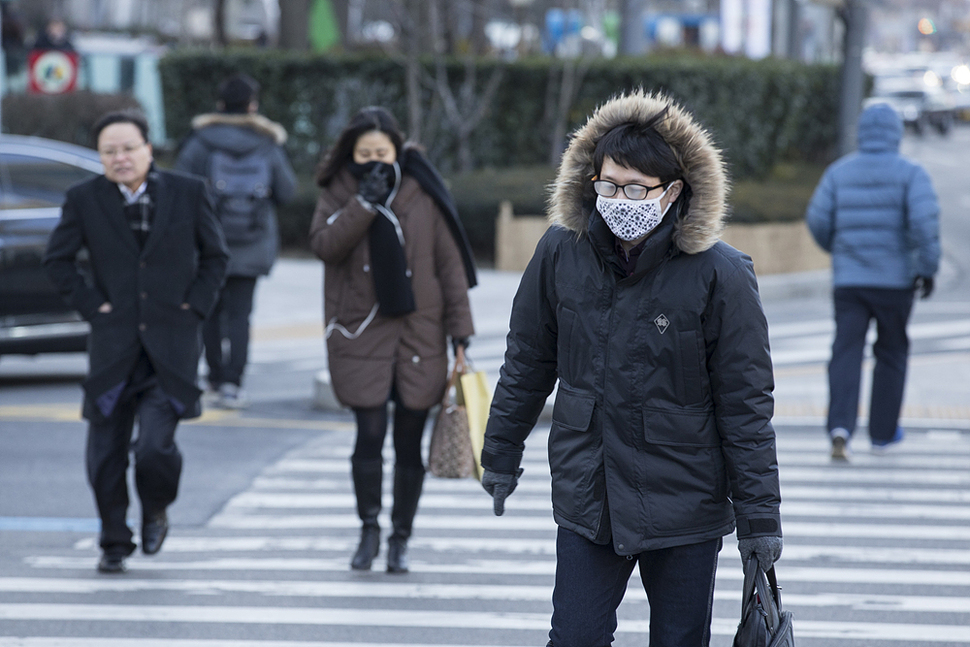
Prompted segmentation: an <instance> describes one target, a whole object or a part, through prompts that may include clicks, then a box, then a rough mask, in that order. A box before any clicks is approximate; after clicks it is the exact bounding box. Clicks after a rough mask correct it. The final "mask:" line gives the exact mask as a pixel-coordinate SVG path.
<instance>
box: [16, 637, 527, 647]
mask: <svg viewBox="0 0 970 647" xmlns="http://www.w3.org/2000/svg"><path fill="white" fill-rule="evenodd" d="M0 647H391V646H390V645H388V643H356V642H355V643H346V642H336V643H335V642H320V641H313V642H307V641H305V640H285V641H280V640H181V639H171V638H164V639H158V638H46V637H39V638H5V637H3V636H0ZM393 647H428V645H427V644H426V643H394V644H393ZM434 647H468V646H467V644H466V645H444V644H440V645H439V644H437V643H436V644H435V646H434ZM476 647H515V646H514V645H476ZM523 647H524V646H523Z"/></svg>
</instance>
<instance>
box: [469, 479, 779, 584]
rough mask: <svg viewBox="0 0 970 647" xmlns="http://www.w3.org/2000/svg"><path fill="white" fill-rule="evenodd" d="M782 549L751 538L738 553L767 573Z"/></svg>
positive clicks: (741, 541) (776, 542)
mask: <svg viewBox="0 0 970 647" xmlns="http://www.w3.org/2000/svg"><path fill="white" fill-rule="evenodd" d="M483 482H484V479H483ZM781 547H782V540H781V537H749V538H747V539H739V540H738V552H740V553H741V563H742V564H744V563H747V561H748V560H749V559H751V557H752V556H753V557H756V558H758V564H759V565H760V566H761V570H763V571H766V572H767V571H768V570H770V569H771V565H772V564H774V563H775V562H777V561H778V558H779V557H781Z"/></svg>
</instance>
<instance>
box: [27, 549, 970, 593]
mask: <svg viewBox="0 0 970 647" xmlns="http://www.w3.org/2000/svg"><path fill="white" fill-rule="evenodd" d="M27 562H28V563H29V564H30V565H31V566H34V567H35V568H47V569H88V568H90V567H91V560H90V558H82V557H57V556H35V557H30V558H27ZM129 564H130V566H131V568H132V570H134V569H138V570H145V571H163V572H179V571H186V572H197V571H240V572H246V571H253V572H261V571H280V572H298V571H306V572H338V573H346V572H347V559H346V557H340V558H334V559H323V558H281V557H273V558H251V557H250V558H247V557H236V558H216V559H203V560H195V561H155V560H151V559H143V558H133V559H131V560H130V562H129ZM411 564H412V567H413V569H414V570H416V571H420V572H422V573H428V574H432V573H434V574H465V575H473V574H491V575H520V576H524V575H540V576H551V575H554V574H555V570H556V562H555V560H554V559H545V560H536V559H530V560H503V559H477V558H474V559H465V560H460V561H457V562H455V563H446V562H443V561H441V560H436V561H434V562H429V561H425V560H422V559H418V558H417V557H416V556H415V557H413V558H412V559H411ZM779 570H781V566H780V565H779ZM717 576H718V578H719V579H725V580H736V581H741V580H743V579H744V574H743V572H742V570H741V562H740V559H738V560H735V559H733V558H731V559H725V560H724V563H723V564H722V566H721V567H719V568H718V572H717ZM779 577H781V576H779ZM783 578H784V580H785V581H788V582H837V583H843V584H919V585H922V584H925V585H938V586H970V572H965V571H940V570H918V569H893V568H888V569H878V568H845V567H838V568H815V567H800V566H792V565H786V566H785V567H784V575H783Z"/></svg>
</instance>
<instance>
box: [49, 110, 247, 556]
mask: <svg viewBox="0 0 970 647" xmlns="http://www.w3.org/2000/svg"><path fill="white" fill-rule="evenodd" d="M92 135H93V138H94V140H95V141H96V142H97V146H98V152H99V153H100V155H101V160H102V162H103V163H104V175H99V176H97V177H94V178H92V179H90V180H87V181H84V182H81V183H80V184H76V185H74V186H72V187H71V188H70V189H68V191H67V196H66V197H65V201H64V207H63V209H62V212H61V219H60V222H58V224H57V226H56V227H55V228H54V231H53V232H52V233H51V236H50V240H49V242H48V245H47V251H46V253H45V256H44V266H45V268H46V270H47V273H48V276H49V277H50V278H51V281H52V282H53V283H54V285H55V286H57V288H58V290H59V291H60V293H61V295H62V296H63V297H64V299H65V300H66V301H67V303H68V304H70V305H71V306H72V307H73V308H75V309H76V310H77V311H78V312H79V313H80V314H81V316H82V317H84V318H85V319H86V320H88V321H89V322H90V324H91V335H90V338H89V340H88V361H89V370H88V376H87V379H86V380H85V381H84V407H83V415H84V417H85V418H86V419H87V421H88V437H87V449H86V463H87V475H88V481H89V482H90V484H91V487H92V489H93V490H94V498H95V501H96V503H97V507H98V514H99V516H100V517H101V538H100V545H101V550H102V551H103V554H102V557H101V560H100V562H99V564H98V570H99V571H101V572H103V573H121V572H124V570H125V563H124V560H125V558H126V557H127V556H128V555H130V554H131V553H132V552H133V551H134V549H135V544H134V543H133V542H132V531H131V529H130V528H129V527H128V524H127V521H126V520H127V511H128V501H129V499H128V485H127V478H126V472H127V470H128V464H129V452H130V451H131V452H133V453H134V457H135V487H136V489H137V492H138V497H139V499H140V500H141V512H142V525H141V548H142V552H144V553H145V554H146V555H153V554H155V553H157V552H158V550H159V549H160V548H161V546H162V542H163V541H164V540H165V536H166V534H167V532H168V517H167V514H166V509H167V508H168V506H169V505H171V503H172V502H173V501H174V500H175V497H176V494H177V493H178V485H179V478H180V476H181V471H182V455H181V454H180V452H179V449H178V446H177V445H176V443H175V430H176V427H177V426H178V422H179V420H180V419H184V418H194V417H196V416H198V415H199V414H200V413H201V407H200V404H199V395H200V392H199V389H198V388H196V381H197V379H198V364H199V355H200V354H201V350H202V349H201V347H200V344H199V330H200V327H201V325H202V320H203V319H204V318H205V316H206V315H207V314H208V312H209V310H210V309H211V308H212V306H213V304H214V303H215V300H216V295H217V294H218V291H219V286H220V285H221V284H222V280H223V276H224V275H225V271H226V263H227V260H228V251H227V250H226V244H225V241H224V239H223V237H222V230H221V229H220V227H219V223H218V221H217V220H216V218H215V215H214V213H213V211H212V203H211V200H210V198H209V195H208V192H207V190H206V186H205V183H204V182H202V181H200V180H199V179H197V178H192V177H189V176H185V175H182V174H179V173H172V172H168V171H163V170H160V169H158V168H157V167H156V166H155V164H154V162H153V161H152V145H151V144H150V143H149V142H148V123H147V121H145V118H144V116H143V115H142V114H140V113H137V112H111V113H108V114H106V115H104V116H102V117H101V118H100V119H99V120H98V121H97V122H96V123H95V125H94V127H93V129H92ZM81 249H86V250H87V251H88V255H89V259H90V262H89V265H90V276H89V277H86V276H85V275H82V273H81V272H80V271H79V269H78V266H77V264H76V257H77V254H78V252H79V251H80V250H81ZM135 421H137V422H138V437H137V438H136V439H135V440H134V442H132V431H133V428H134V424H135Z"/></svg>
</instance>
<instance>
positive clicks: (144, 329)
mask: <svg viewBox="0 0 970 647" xmlns="http://www.w3.org/2000/svg"><path fill="white" fill-rule="evenodd" d="M138 330H140V331H142V332H145V331H146V330H148V324H143V323H140V324H138Z"/></svg>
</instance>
